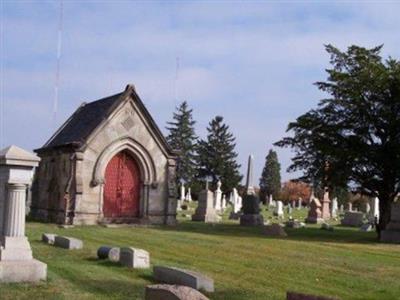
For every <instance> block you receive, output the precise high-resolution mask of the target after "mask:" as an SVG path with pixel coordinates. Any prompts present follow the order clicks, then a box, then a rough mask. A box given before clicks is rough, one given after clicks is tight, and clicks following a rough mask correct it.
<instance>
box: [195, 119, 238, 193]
mask: <svg viewBox="0 0 400 300" xmlns="http://www.w3.org/2000/svg"><path fill="white" fill-rule="evenodd" d="M223 120H224V119H223V117H221V116H216V117H215V118H214V119H213V120H211V122H210V123H209V126H208V127H207V131H208V135H207V139H206V140H201V141H199V145H198V150H197V152H198V157H197V160H198V176H199V178H201V179H205V178H206V177H211V178H212V183H213V184H214V185H215V184H216V183H217V182H218V180H221V182H222V189H223V190H225V191H230V190H232V189H233V188H234V187H237V185H238V184H239V183H240V181H241V180H242V176H241V175H240V173H239V168H240V165H239V164H237V162H236V158H237V156H238V154H237V153H236V152H235V146H236V144H235V137H234V136H233V134H232V133H230V132H229V126H227V125H226V124H224V122H223Z"/></svg>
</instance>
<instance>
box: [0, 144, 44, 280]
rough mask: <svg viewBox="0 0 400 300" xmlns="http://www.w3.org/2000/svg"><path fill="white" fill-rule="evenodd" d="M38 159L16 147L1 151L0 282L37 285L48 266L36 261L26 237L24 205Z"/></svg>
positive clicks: (42, 278)
mask: <svg viewBox="0 0 400 300" xmlns="http://www.w3.org/2000/svg"><path fill="white" fill-rule="evenodd" d="M39 160H40V159H39V157H37V156H36V155H34V154H33V153H30V152H28V151H25V150H23V149H21V148H18V147H16V146H10V147H7V148H5V149H3V150H1V151H0V237H1V239H0V282H37V281H40V280H45V279H46V278H47V265H46V264H44V263H42V262H40V261H38V260H35V259H33V257H32V250H31V246H30V244H29V241H28V239H27V237H26V236H25V205H26V194H27V189H28V187H29V186H30V185H31V182H32V177H33V169H34V167H37V166H38V164H39Z"/></svg>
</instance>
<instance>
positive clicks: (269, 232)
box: [263, 223, 287, 237]
mask: <svg viewBox="0 0 400 300" xmlns="http://www.w3.org/2000/svg"><path fill="white" fill-rule="evenodd" d="M263 234H264V235H266V236H273V237H287V233H286V232H285V229H283V227H282V226H281V225H279V224H276V223H274V224H271V225H266V226H264V228H263Z"/></svg>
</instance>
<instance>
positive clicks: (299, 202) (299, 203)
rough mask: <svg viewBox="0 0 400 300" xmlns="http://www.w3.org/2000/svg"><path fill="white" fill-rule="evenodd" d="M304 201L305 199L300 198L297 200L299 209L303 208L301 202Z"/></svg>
mask: <svg viewBox="0 0 400 300" xmlns="http://www.w3.org/2000/svg"><path fill="white" fill-rule="evenodd" d="M302 201H303V199H301V198H299V200H298V201H297V209H301V206H302V205H301V202H302Z"/></svg>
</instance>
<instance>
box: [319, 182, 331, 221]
mask: <svg viewBox="0 0 400 300" xmlns="http://www.w3.org/2000/svg"><path fill="white" fill-rule="evenodd" d="M330 203H331V200H330V199H329V192H328V189H327V188H326V189H325V192H324V197H323V199H322V203H321V205H322V208H321V218H322V219H324V220H329V219H330V218H331V212H330V209H329V205H330Z"/></svg>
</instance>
